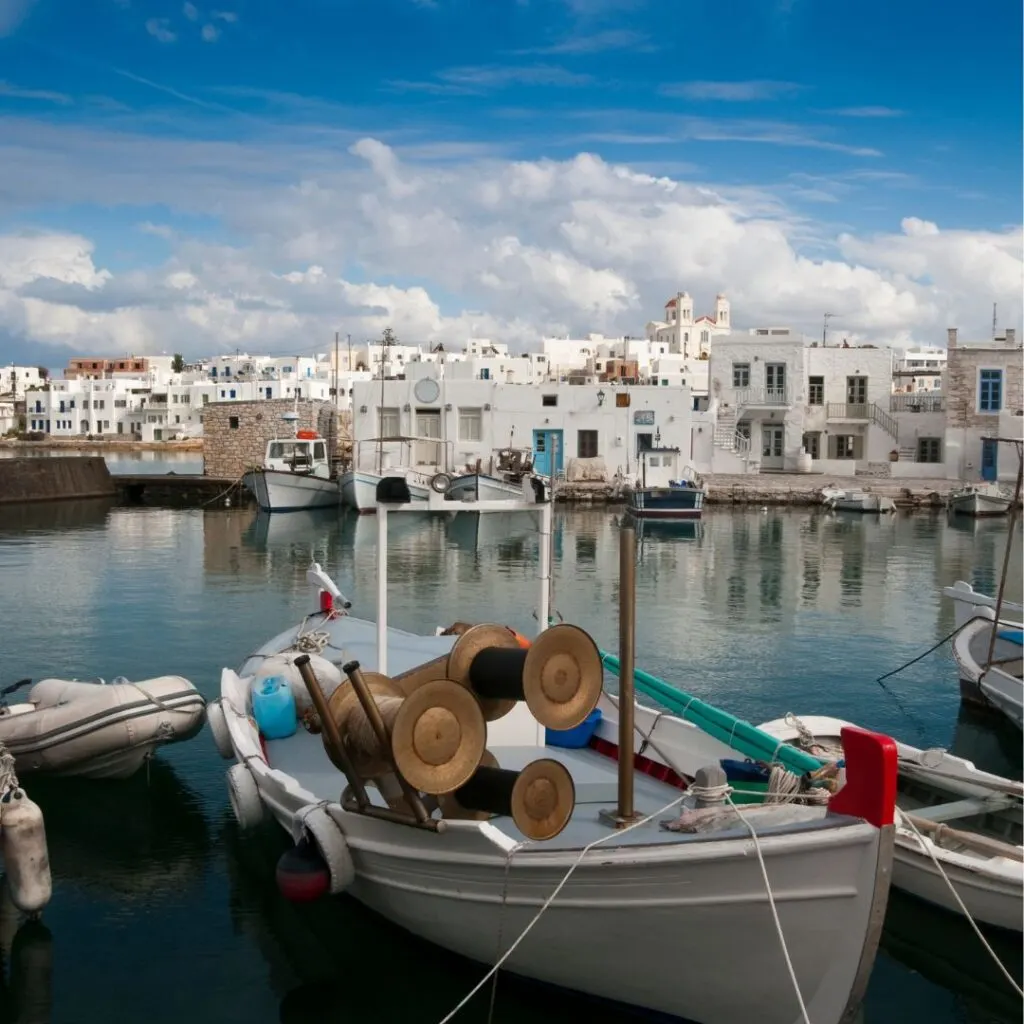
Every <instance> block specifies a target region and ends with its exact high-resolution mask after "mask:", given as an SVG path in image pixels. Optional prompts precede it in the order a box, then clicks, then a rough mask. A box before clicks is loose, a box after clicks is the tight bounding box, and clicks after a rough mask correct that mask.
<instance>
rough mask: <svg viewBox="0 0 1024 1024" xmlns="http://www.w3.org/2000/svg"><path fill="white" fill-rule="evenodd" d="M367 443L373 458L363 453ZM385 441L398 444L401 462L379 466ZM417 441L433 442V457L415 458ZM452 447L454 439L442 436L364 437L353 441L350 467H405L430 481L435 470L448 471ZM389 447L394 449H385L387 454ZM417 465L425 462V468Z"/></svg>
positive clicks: (450, 465)
mask: <svg viewBox="0 0 1024 1024" xmlns="http://www.w3.org/2000/svg"><path fill="white" fill-rule="evenodd" d="M368 445H369V446H372V450H373V451H374V457H373V459H372V460H371V459H369V458H368V457H367V456H366V450H367V449H366V446H368ZM385 445H389V446H397V447H398V448H399V450H400V451H401V452H403V454H404V462H403V464H402V465H401V466H394V467H382V465H381V462H382V461H383V460H382V456H383V454H384V451H385V448H384V446H385ZM416 445H424V446H425V445H432V446H436V447H434V448H433V449H432V450H433V452H434V453H435V458H434V459H433V460H427V461H420V462H416V461H414V459H415V458H416V449H415V446H416ZM454 449H455V442H454V441H450V440H447V439H445V438H441V437H422V436H419V435H415V434H388V435H383V436H381V437H366V438H363V439H361V440H358V441H355V442H354V444H353V450H352V468H353V469H356V470H364V471H367V472H382V471H383V469H387V468H394V469H408V470H411V471H413V472H419V473H421V474H423V475H425V476H426V478H427V480H428V481H429V480H430V478H431V477H432V476H433V475H434V474H435V473H438V472H443V473H448V472H451V468H452V464H453V462H454V457H453V452H454ZM392 450H393V449H389V450H388V454H389V455H390V454H391V451H392ZM442 456H443V457H442ZM419 466H425V467H428V468H426V469H422V470H420V469H417V467H419Z"/></svg>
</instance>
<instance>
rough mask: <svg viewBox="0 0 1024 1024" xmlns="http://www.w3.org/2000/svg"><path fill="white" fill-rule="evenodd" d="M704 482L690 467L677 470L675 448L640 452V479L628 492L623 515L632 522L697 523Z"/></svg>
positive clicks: (677, 453)
mask: <svg viewBox="0 0 1024 1024" xmlns="http://www.w3.org/2000/svg"><path fill="white" fill-rule="evenodd" d="M706 494H707V492H706V490H705V488H704V482H703V480H702V479H701V477H700V476H699V475H698V474H697V473H695V472H694V471H693V470H692V469H691V468H690V467H686V468H685V469H683V470H682V471H680V468H679V449H678V448H647V449H645V450H644V451H642V452H640V479H639V481H638V482H637V485H636V486H635V487H633V488H632V489H631V490H630V492H629V498H628V501H627V504H626V511H627V512H628V513H629V514H630V515H631V516H633V517H634V518H636V519H640V520H645V519H658V520H669V521H672V520H680V519H681V520H694V519H700V517H701V512H702V510H703V508H704V498H705V497H706Z"/></svg>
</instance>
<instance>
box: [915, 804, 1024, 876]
mask: <svg viewBox="0 0 1024 1024" xmlns="http://www.w3.org/2000/svg"><path fill="white" fill-rule="evenodd" d="M899 815H900V817H902V818H906V819H908V820H909V821H910V823H911V824H912V825H913V826H914V827H915V828H916V829H917V830H918V832H920V833H922V835H931V836H932V837H933V839H934V840H935V842H936V843H937V844H939V845H941V843H942V840H943V839H952V840H954V841H955V842H958V843H960V844H961V845H962V846H966V847H967V848H968V849H972V850H976V851H977V852H978V853H987V854H988V855H989V856H990V857H1006V858H1007V859H1008V860H1016V861H1020V862H1022V863H1024V850H1022V849H1021V848H1020V847H1019V846H1013V845H1012V844H1010V843H1004V842H1002V840H999V839H990V838H989V837H988V836H979V835H978V834H977V833H975V832H964V831H963V830H962V829H958V828H950V827H949V826H948V825H945V824H943V823H942V822H939V821H929V820H928V819H927V818H922V817H919V816H918V815H916V814H910V813H908V812H907V811H900V812H899ZM898 824H899V822H898V821H897V825H898Z"/></svg>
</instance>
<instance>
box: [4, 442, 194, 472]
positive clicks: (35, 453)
mask: <svg viewBox="0 0 1024 1024" xmlns="http://www.w3.org/2000/svg"><path fill="white" fill-rule="evenodd" d="M82 455H99V456H101V457H102V458H103V459H104V460H105V461H106V463H107V469H109V470H110V472H111V473H113V474H115V475H116V474H118V473H127V474H135V475H141V474H143V473H145V474H147V475H148V474H161V473H182V474H185V473H190V474H191V473H195V474H199V473H202V471H203V454H202V452H164V451H148V452H118V451H111V450H110V448H74V449H70V448H0V459H17V458H23V457H25V456H31V457H32V458H68V457H76V456H82Z"/></svg>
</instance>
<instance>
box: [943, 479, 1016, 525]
mask: <svg viewBox="0 0 1024 1024" xmlns="http://www.w3.org/2000/svg"><path fill="white" fill-rule="evenodd" d="M1012 503H1013V499H1012V498H1011V497H1010V496H1009V495H1008V494H1005V493H1004V492H1003V489H1002V488H1001V487H1000V486H999V484H997V483H982V484H964V486H963V487H958V488H957V489H956V490H955V491H951V492H950V494H949V498H948V499H947V502H946V506H947V508H948V509H949V511H950V512H951V513H952V514H953V515H958V516H974V517H975V518H980V517H982V516H1005V515H1006V514H1007V513H1008V512H1009V511H1010V505H1011V504H1012Z"/></svg>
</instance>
